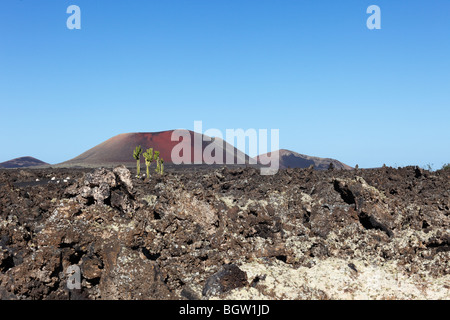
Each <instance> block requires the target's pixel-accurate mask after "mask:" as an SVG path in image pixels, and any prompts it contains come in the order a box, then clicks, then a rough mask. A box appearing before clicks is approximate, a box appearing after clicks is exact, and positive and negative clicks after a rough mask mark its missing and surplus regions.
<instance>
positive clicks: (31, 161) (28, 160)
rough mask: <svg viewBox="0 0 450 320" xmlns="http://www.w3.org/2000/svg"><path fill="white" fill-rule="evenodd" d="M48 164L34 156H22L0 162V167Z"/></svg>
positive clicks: (26, 166) (25, 166)
mask: <svg viewBox="0 0 450 320" xmlns="http://www.w3.org/2000/svg"><path fill="white" fill-rule="evenodd" d="M43 165H48V163H46V162H44V161H41V160H39V159H36V158H33V157H21V158H16V159H12V160H9V161H5V162H2V163H0V168H7V169H10V168H28V167H36V166H43Z"/></svg>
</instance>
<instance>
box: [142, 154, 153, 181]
mask: <svg viewBox="0 0 450 320" xmlns="http://www.w3.org/2000/svg"><path fill="white" fill-rule="evenodd" d="M143 156H144V159H145V166H146V167H147V177H149V176H150V170H149V168H150V165H151V164H152V162H153V160H155V158H154V155H153V148H149V149H147V151H146V152H144V154H143Z"/></svg>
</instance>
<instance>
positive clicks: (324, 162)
mask: <svg viewBox="0 0 450 320" xmlns="http://www.w3.org/2000/svg"><path fill="white" fill-rule="evenodd" d="M274 153H275V155H276V153H277V151H275V152H274ZM265 155H268V156H269V157H270V156H271V153H270V152H269V153H266V154H265ZM265 155H259V156H257V157H256V158H255V159H256V160H257V161H258V163H260V162H261V161H260V160H261V159H260V158H261V157H264V156H265ZM275 155H274V156H275ZM278 158H279V161H280V162H279V165H280V169H286V168H308V167H309V166H310V165H313V166H314V169H316V170H326V169H328V167H329V165H330V163H331V164H333V167H334V168H336V169H342V170H351V169H353V168H352V167H350V166H348V165H346V164H344V163H342V162H340V161H338V160H335V159H330V158H318V157H311V156H307V155H304V154H300V153H297V152H294V151H290V150H285V149H281V150H278Z"/></svg>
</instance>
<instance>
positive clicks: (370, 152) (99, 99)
mask: <svg viewBox="0 0 450 320" xmlns="http://www.w3.org/2000/svg"><path fill="white" fill-rule="evenodd" d="M372 4H375V5H378V6H379V7H380V8H381V30H369V29H368V28H367V27H366V20H367V18H368V17H369V14H367V13H366V9H367V7H368V6H369V5H372ZM69 5H78V6H79V7H80V8H81V30H69V29H68V28H67V27H66V20H67V18H68V17H69V14H67V13H66V9H67V7H68V6H69ZM449 14H450V1H446V0H440V1H439V0H435V1H424V0H421V1H414V0H411V1H391V0H390V1H381V0H374V1H363V0H354V1H351V0H347V1H324V0H314V1H313V0H309V1H308V0H305V1H300V0H281V1H275V0H171V1H162V0H159V1H154V0H133V1H106V0H95V1H92V0H89V1H87V0H71V1H65V0H39V1H35V0H2V1H1V2H0V117H1V126H0V162H1V161H6V160H9V159H12V158H16V157H20V156H25V155H30V156H34V157H36V158H39V159H41V160H43V161H46V162H49V163H59V162H62V161H65V160H68V159H71V158H73V157H75V156H77V155H79V154H81V153H82V152H84V151H86V150H87V149H89V148H91V147H93V146H95V145H97V144H98V143H101V142H103V141H104V140H106V139H108V138H110V137H112V136H114V135H117V134H119V133H125V132H151V131H163V130H170V129H177V128H186V129H191V130H192V129H193V126H194V121H195V120H201V121H203V129H204V130H206V129H210V128H217V129H219V130H222V132H224V133H225V130H226V129H237V128H242V129H249V128H255V129H279V130H280V147H281V148H284V149H290V150H293V151H296V152H299V153H303V154H308V155H313V156H320V157H332V158H336V159H338V160H340V161H342V162H344V163H347V164H349V165H352V166H354V165H355V164H359V166H360V167H377V166H381V165H383V164H384V163H385V164H387V165H391V166H405V165H420V166H425V165H426V164H433V165H434V167H436V168H438V167H440V166H442V164H444V163H447V162H450V148H449V146H450V129H449V119H450V18H449Z"/></svg>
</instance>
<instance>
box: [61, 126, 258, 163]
mask: <svg viewBox="0 0 450 320" xmlns="http://www.w3.org/2000/svg"><path fill="white" fill-rule="evenodd" d="M173 132H174V130H170V131H162V132H145V133H124V134H119V135H117V136H114V137H112V138H111V139H108V140H106V141H105V142H103V143H101V144H99V145H97V146H95V147H93V148H92V149H89V150H88V151H86V152H84V153H83V154H81V155H79V156H78V157H76V158H73V159H72V160H69V161H66V162H63V163H61V164H60V166H93V165H96V166H97V165H115V164H125V165H131V164H133V165H135V164H136V161H135V160H134V159H133V155H132V154H133V150H134V148H135V147H136V146H139V145H140V146H141V147H142V150H143V151H145V150H146V149H147V148H153V149H154V150H158V151H160V152H161V153H160V156H161V157H162V158H163V159H164V161H165V163H172V162H173V161H172V160H173V159H172V149H173V148H174V147H175V146H177V145H178V144H179V143H180V142H181V141H182V142H181V143H183V146H184V147H185V150H189V149H190V150H191V163H194V137H197V138H202V135H201V134H198V133H194V132H193V131H188V130H184V132H185V133H186V134H188V135H189V136H190V141H186V139H182V138H180V139H179V140H177V141H172V133H173ZM211 143H214V144H216V145H217V146H218V148H217V149H216V150H220V149H224V150H225V149H226V148H227V145H228V144H227V143H226V142H224V141H223V140H221V139H216V140H214V141H212V142H210V141H202V148H201V150H202V153H203V150H204V149H205V148H206V147H207V146H208V145H210V144H211ZM178 147H179V146H178ZM228 147H230V146H229V145H228ZM230 150H234V154H233V155H232V157H233V159H235V163H236V161H237V160H236V159H237V158H240V159H244V162H245V161H248V159H249V158H248V156H246V155H245V154H243V153H242V152H240V151H239V150H237V149H236V148H234V147H232V146H231V148H230ZM181 155H183V154H181ZM213 155H214V154H213ZM203 160H205V159H203ZM225 160H226V153H225V152H223V161H224V162H225ZM143 161H144V160H143V157H141V162H143Z"/></svg>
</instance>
